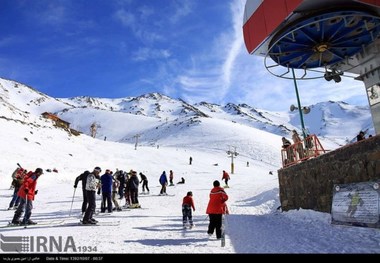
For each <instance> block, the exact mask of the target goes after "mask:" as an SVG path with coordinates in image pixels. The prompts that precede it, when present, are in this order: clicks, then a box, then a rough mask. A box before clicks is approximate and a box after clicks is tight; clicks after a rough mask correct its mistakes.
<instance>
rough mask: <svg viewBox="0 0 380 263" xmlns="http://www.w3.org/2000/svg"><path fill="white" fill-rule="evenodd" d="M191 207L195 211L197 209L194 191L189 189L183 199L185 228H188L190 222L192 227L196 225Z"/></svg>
mask: <svg viewBox="0 0 380 263" xmlns="http://www.w3.org/2000/svg"><path fill="white" fill-rule="evenodd" d="M191 208H192V209H193V211H195V206H194V200H193V193H192V192H191V191H189V192H187V194H186V196H185V197H184V198H183V200H182V221H183V227H184V228H186V226H187V224H188V223H189V224H190V228H193V226H194V224H193V215H192V213H191Z"/></svg>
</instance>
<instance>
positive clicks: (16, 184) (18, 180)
mask: <svg viewBox="0 0 380 263" xmlns="http://www.w3.org/2000/svg"><path fill="white" fill-rule="evenodd" d="M27 172H28V171H27V170H25V169H23V168H19V169H18V170H17V172H16V175H15V178H14V179H13V181H12V186H13V188H14V190H13V196H12V200H11V202H10V203H9V207H8V210H11V209H13V206H14V207H15V208H17V207H18V205H19V204H20V197H19V196H18V191H19V190H20V187H21V185H22V184H23V182H24V177H25V175H26V174H27Z"/></svg>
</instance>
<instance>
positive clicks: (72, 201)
mask: <svg viewBox="0 0 380 263" xmlns="http://www.w3.org/2000/svg"><path fill="white" fill-rule="evenodd" d="M76 190H77V189H76V188H74V193H73V198H72V199H71V207H70V213H69V216H71V210H72V209H73V203H74V197H75V191H76Z"/></svg>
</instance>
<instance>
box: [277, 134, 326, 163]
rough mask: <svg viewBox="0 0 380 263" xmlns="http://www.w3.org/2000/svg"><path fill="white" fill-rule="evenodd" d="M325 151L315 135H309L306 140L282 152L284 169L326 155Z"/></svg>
mask: <svg viewBox="0 0 380 263" xmlns="http://www.w3.org/2000/svg"><path fill="white" fill-rule="evenodd" d="M325 152H326V151H325V149H323V146H322V144H321V142H320V141H319V140H318V138H317V136H316V135H315V134H313V135H309V136H308V137H306V139H305V140H302V141H300V142H298V143H295V144H292V145H290V146H288V147H287V148H285V149H282V150H281V157H282V167H283V168H285V167H288V166H290V165H293V164H296V163H299V162H301V161H305V160H307V159H309V158H313V157H317V156H318V155H321V154H323V153H325Z"/></svg>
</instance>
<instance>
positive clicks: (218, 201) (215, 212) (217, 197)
mask: <svg viewBox="0 0 380 263" xmlns="http://www.w3.org/2000/svg"><path fill="white" fill-rule="evenodd" d="M213 186H214V188H212V189H211V192H210V199H209V202H208V205H207V209H206V214H208V215H209V218H210V223H209V225H208V230H207V234H208V235H209V236H212V235H213V234H214V231H215V232H216V238H217V239H221V238H222V216H223V214H228V210H227V204H226V201H227V200H228V195H227V194H226V192H225V191H224V189H223V188H222V187H220V182H219V181H218V180H215V181H214V182H213Z"/></svg>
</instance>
